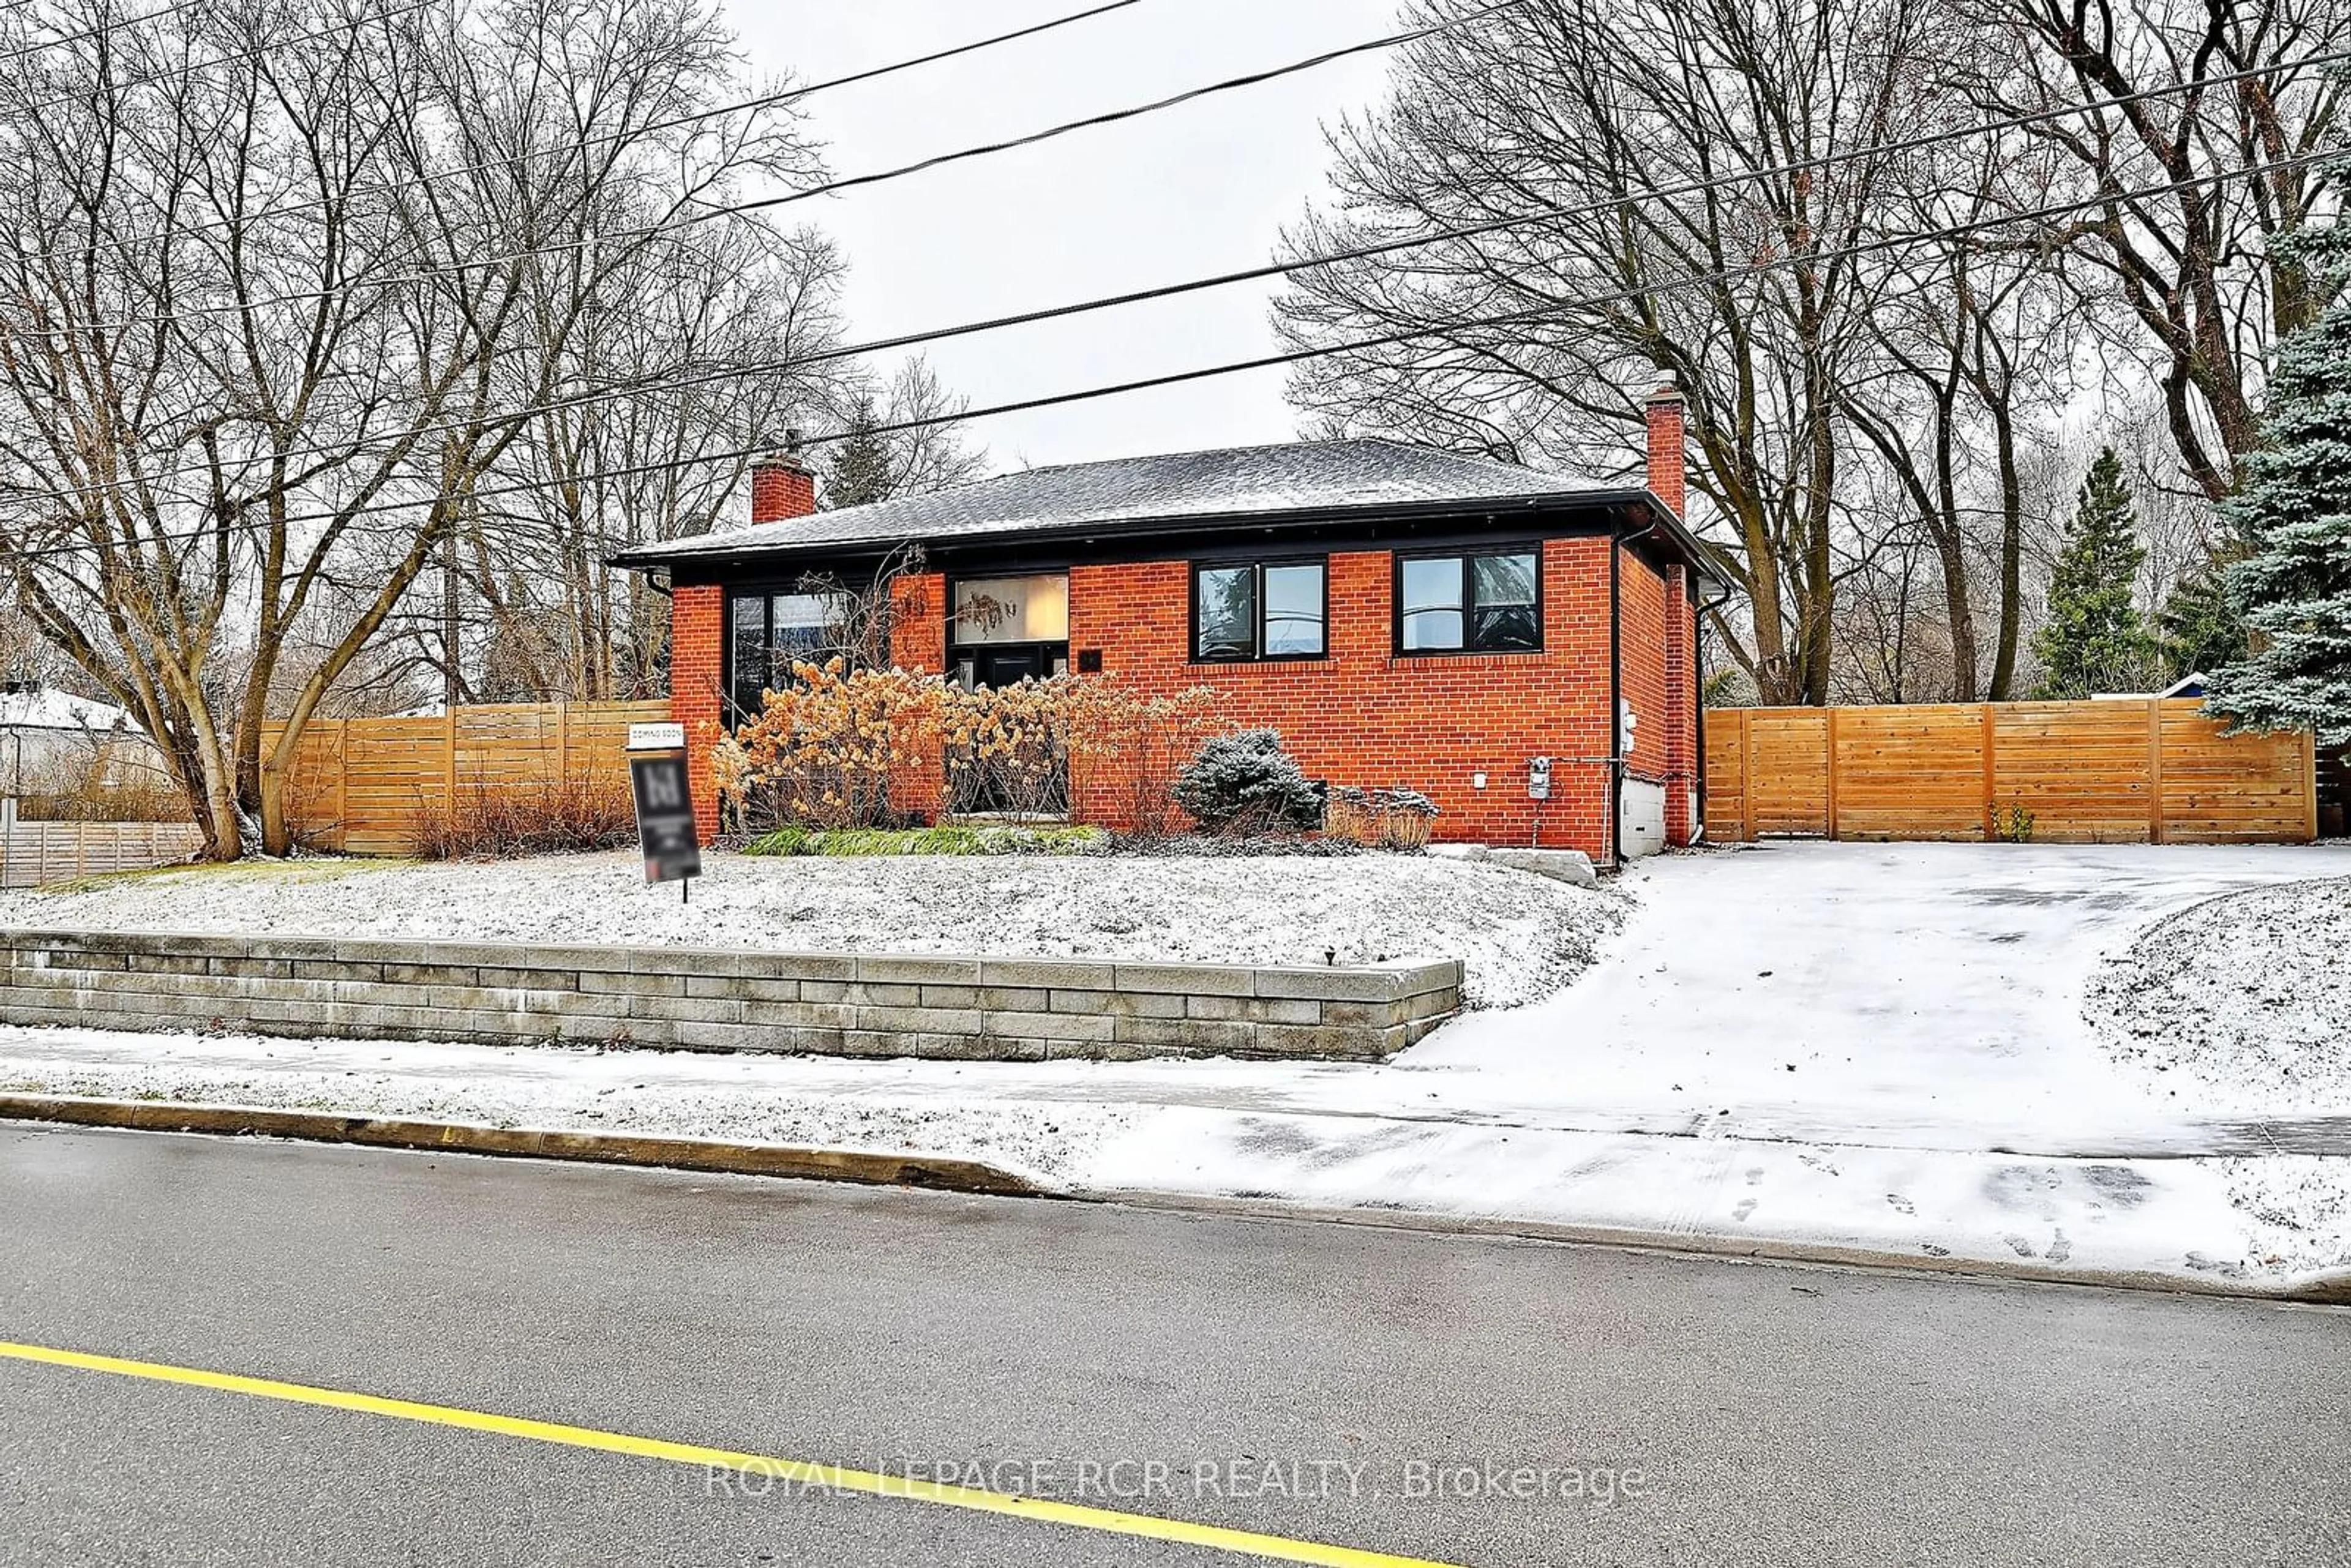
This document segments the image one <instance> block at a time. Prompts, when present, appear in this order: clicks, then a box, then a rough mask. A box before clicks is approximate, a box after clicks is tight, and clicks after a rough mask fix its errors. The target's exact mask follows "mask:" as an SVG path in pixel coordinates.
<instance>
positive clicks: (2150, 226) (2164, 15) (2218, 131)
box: [1965, 0, 2351, 500]
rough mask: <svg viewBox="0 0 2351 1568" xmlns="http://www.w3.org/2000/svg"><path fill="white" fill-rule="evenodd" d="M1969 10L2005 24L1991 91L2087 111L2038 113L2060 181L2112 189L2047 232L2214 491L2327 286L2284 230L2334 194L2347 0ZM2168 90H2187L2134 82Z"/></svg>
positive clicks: (2093, 191)
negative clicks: (2336, 63) (2290, 245)
mask: <svg viewBox="0 0 2351 1568" xmlns="http://www.w3.org/2000/svg"><path fill="white" fill-rule="evenodd" d="M1965 14H1966V15H1967V16H1969V17H1970V19H1971V20H1974V21H1976V22H1978V23H1979V24H1980V26H1982V27H1984V28H1985V29H1986V30H1987V31H1988V33H1989V34H1990V35H1991V38H1992V45H1993V47H1991V48H1989V49H1986V50H1984V51H1982V52H1981V53H1980V54H1979V55H1978V56H1976V57H1975V59H1976V61H1977V65H1978V69H1977V71H1976V73H1975V80H1974V88H1973V96H1974V97H1975V98H1976V99H1977V100H1978V101H1979V102H1980V104H1981V105H1982V106H1983V107H1984V108H1986V109H1987V110H1992V111H1995V112H2000V113H2027V114H2029V113H2032V112H2035V111H2038V110H2046V109H2050V108H2053V107H2060V106H2065V107H2072V108H2075V109H2079V110H2082V111H2083V112H2080V113H2076V114H2070V115H2067V116H2064V117H2063V118H2059V119H2051V120H2042V121H2040V122H2038V123H2036V124H2035V125H2033V126H2032V128H2031V130H2030V134H2032V136H2033V137H2035V138H2036V139H2037V140H2039V141H2041V142H2042V143H2043V145H2045V146H2046V147H2048V148H2049V149H2051V150H2052V151H2053V152H2055V153H2056V154H2057V155H2058V156H2059V158H2060V159H2061V160H2062V162H2063V165H2064V169H2065V172H2066V175H2067V181H2066V186H2065V188H2066V189H2068V190H2069V191H2071V192H2072V193H2074V194H2075V195H2077V196H2080V197H2085V198H2095V197H2103V198H2104V204H2103V205H2101V206H2099V207H2097V208H2096V209H2095V210H2094V211H2092V212H2090V213H2088V214H2084V215H2082V216H2080V217H2075V218H2069V219H2066V220H2064V221H2063V222H2061V223H2059V224H2057V225H2053V226H2052V227H2051V229H2050V231H2049V234H2048V236H2047V244H2048V246H2049V248H2050V250H2051V251H2052V254H2053V255H2056V256H2062V257H2064V259H2065V260H2066V261H2067V263H2068V266H2067V267H2066V272H2065V276H2066V277H2068V279H2069V280H2070V281H2071V283H2072V285H2073V287H2074V288H2075V289H2076V290H2077V291H2078V292H2079V293H2080V294H2081V296H2082V297H2083V298H2084V299H2085V301H2087V302H2089V303H2092V304H2094V305H2096V306H2100V307H2103V309H2102V310H2101V311H2100V313H2099V319H2100V320H2101V321H2103V322H2104V323H2105V324H2106V326H2107V329H2108V330H2107V332H2106V334H2105V337H2106V342H2107V345H2108V348H2109V350H2110V351H2111V352H2113V353H2114V354H2115V355H2116V360H2117V362H2118V363H2119V364H2121V365H2122V366H2124V367H2126V369H2127V370H2128V371H2132V372H2134V377H2133V379H2136V376H2137V375H2139V374H2143V375H2144V376H2145V378H2146V379H2147V380H2148V381H2151V382H2153V383H2154V384H2155V385H2156V386H2157V387H2158V388H2159V389H2160V391H2161V395H2162V401H2163V408H2164V412H2165V415H2166V420H2167V423H2168V427H2169V431H2170V434H2171V440H2172V443H2173V444H2174V446H2175V447H2176V448H2177V451H2178V454H2179V462H2180V464H2181V465H2182V467H2183V468H2184V469H2185V471H2186V473H2187V475H2188V476H2189V479H2190V480H2191V481H2192V482H2193V483H2194V484H2195V485H2196V486H2197V487H2199V489H2201V490H2202V491H2203V493H2204V494H2205V496H2206V497H2209V498H2210V499H2214V500H2217V499H2219V498H2220V497H2222V496H2225V495H2227V494H2228V493H2229V491H2230V490H2231V487H2232V486H2234V484H2235V478H2236V462H2237V459H2238V458H2239V457H2241V456H2242V455H2244V454H2245V453H2246V452H2247V451H2249V450H2251V449H2252V445H2253V444H2254V443H2255V442H2256V441H2257V440H2258V439H2259V433H2260V423H2261V408H2262V384H2263V380H2264V375H2265V367H2266V365H2267V363H2268V360H2269V355H2270V352H2271V350H2272V348H2273V345H2274V344H2275V342H2276V341H2277V340H2278V338H2279V337H2281V336H2282V335H2283V334H2284V333H2286V332H2290V331H2292V330H2294V329H2295V328H2296V327H2299V326H2302V325H2304V324H2305V323H2306V322H2308V321H2309V320H2311V319H2313V317H2314V315H2315V314H2316V311H2317V309H2318V308H2319V306H2321V305H2322V304H2324V303H2325V301H2324V299H2323V298H2320V293H2321V290H2320V288H2319V286H2318V284H2317V283H2316V281H2315V280H2314V278H2313V277H2312V276H2311V275H2310V273H2309V272H2308V271H2307V270H2306V269H2305V268H2304V267H2303V266H2302V265H2301V264H2300V263H2299V262H2297V261H2296V260H2294V258H2293V257H2292V256H2283V255H2281V254H2279V252H2278V251H2277V249H2276V247H2275V242H2276V241H2277V239H2278V238H2279V237H2280V236H2281V235H2286V234H2290V233H2292V232H2294V230H2296V229H2298V228H2301V227H2302V226H2304V225H2305V224H2307V223H2309V222H2310V221H2311V220H2312V219H2313V218H2314V217H2324V216H2328V215H2331V214H2333V212H2334V211H2335V209H2336V208H2337V206H2338V205H2339V193H2338V191H2337V190H2336V189H2335V175H2334V174H2333V172H2332V171H2331V169H2330V167H2329V165H2328V164H2327V163H2326V162H2324V161H2322V159H2321V157H2320V155H2321V154H2323V153H2325V152H2327V151H2328V150H2329V149H2330V147H2331V146H2332V145H2333V144H2334V142H2335V138H2336V135H2337V133H2338V127H2339V120H2340V117H2341V106H2342V92H2343V88H2342V82H2343V77H2342V75H2341V72H2340V69H2339V68H2327V67H2324V66H2321V65H2318V64H2314V63H2313V59H2314V57H2317V56H2321V55H2325V54H2328V53H2332V52H2334V51H2336V50H2338V49H2340V48H2341V47H2342V46H2343V42H2344V38H2345V36H2346V21H2351V17H2346V12H2345V8H2344V6H2343V5H2341V4H2340V3H2339V0H2230V3H2227V4H2222V3H2220V0H2198V3H2190V0H2135V3H2133V4H2129V5H2115V4H2114V3H2113V0H1966V12H1965ZM2243 73H2252V74H2250V75H2245V74H2243ZM2218 78H2239V79H2234V80H2226V81H2223V80H2220V79H2218ZM2150 89H2185V90H2180V91H2168V90H2165V91H2160V92H2159V94H2158V96H2137V95H2143V94H2147V93H2148V92H2149V91H2150ZM2126 98H2133V99H2135V101H2131V102H2127V103H2121V104H2115V103H2112V102H2111V101H2110V100H2113V99H2126ZM2120 390H2121V392H2123V393H2124V394H2125V395H2127V394H2128V393H2129V392H2131V391H2132V390H2133V388H2132V387H2131V386H2130V385H2128V384H2126V385H2124V386H2123V387H2122V388H2121V389H2120Z"/></svg>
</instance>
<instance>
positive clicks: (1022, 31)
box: [22, 0, 1143, 330]
mask: <svg viewBox="0 0 2351 1568" xmlns="http://www.w3.org/2000/svg"><path fill="white" fill-rule="evenodd" d="M22 3H23V4H26V5H30V4H33V3H34V0H22ZM425 3H426V5H431V4H433V3H434V0H425ZM1141 4H1143V0H1110V3H1109V4H1107V5H1095V6H1093V7H1092V8H1090V9H1088V10H1083V11H1076V12H1071V14H1069V15H1067V16H1055V17H1051V18H1050V19H1048V20H1046V21H1043V22H1038V23H1033V24H1031V25H1030V26H1026V27H1020V28H1016V29H1015V30H1013V31H1011V32H1008V33H998V34H995V35H993V36H992V37H985V38H976V39H973V40H972V41H970V42H968V43H963V44H956V45H953V46H951V47H947V48H943V49H934V50H932V51H931V52H930V53H929V54H925V55H916V56H914V57H912V58H910V59H903V60H893V61H890V62H889V63H887V64H885V65H879V66H869V67H866V68H863V69H861V70H855V71H852V72H851V73H849V74H848V75H847V76H839V77H833V78H829V79H827V80H824V81H818V82H811V83H810V84H809V85H808V86H806V87H796V88H787V89H782V90H780V91H777V92H771V93H762V94H760V95H759V96H758V97H756V98H747V99H739V100H737V101H736V102H733V103H723V104H718V105H716V106H714V107H712V108H709V109H702V110H694V111H693V112H692V113H688V114H680V115H674V116H672V117H671V118H670V119H667V120H651V121H648V122H647V123H646V124H643V125H641V126H636V127H633V128H632V129H630V130H628V131H604V132H601V133H599V134H597V135H594V136H584V137H581V138H580V140H579V141H570V142H565V143H564V144H563V145H561V146H559V147H545V148H532V149H529V150H528V151H526V152H521V153H518V154H517V155H516V156H515V157H513V158H486V159H482V160H480V161H478V162H472V163H458V164H452V165H450V166H449V167H447V168H443V169H434V170H429V171H427V172H424V173H422V174H419V175H416V176H414V177H413V178H411V179H405V180H387V181H382V182H380V183H376V184H373V185H360V186H357V187H354V188H353V190H352V191H351V192H350V195H353V196H360V195H367V196H380V195H385V194H389V193H400V192H405V191H414V190H423V189H426V188H429V187H430V186H432V185H433V184H434V183H436V182H438V181H442V180H447V179H453V178H455V177H456V176H458V175H461V174H478V173H481V172H484V171H486V170H489V169H496V168H502V167H505V166H506V165H507V164H509V163H515V162H528V161H530V160H532V159H537V158H549V157H554V156H556V155H558V154H561V155H564V156H567V157H568V156H570V155H572V154H574V153H580V152H586V151H587V150H588V149H590V148H591V147H601V146H603V145H605V144H607V143H610V142H613V141H625V140H627V139H628V138H630V137H633V136H651V135H654V134H657V133H659V132H661V131H675V130H679V129H682V128H684V127H685V126H689V125H701V124H705V123H707V122H708V121H710V120H721V119H724V118H726V116H728V115H730V114H747V113H750V112H752V111H754V110H761V109H774V108H780V107H781V106H783V105H785V104H788V103H797V102H799V100H800V99H804V98H813V97H814V96H816V95H817V94H818V93H820V92H829V91H831V90H832V89H835V88H843V87H852V86H854V85H856V84H858V83H860V82H868V81H875V80H879V79H880V78H883V77H888V76H894V75H896V74H897V73H898V72H900V71H907V70H912V69H914V68H916V67H918V66H927V65H934V64H936V63H937V62H939V61H941V60H948V59H955V58H957V57H961V56H964V55H969V54H976V53H977V52H979V51H980V50H982V49H990V48H994V47H997V46H998V45H999V44H1009V43H1016V42H1018V41H1019V40H1020V39H1023V38H1030V37H1036V36H1037V35H1039V34H1040V33H1050V32H1052V31H1054V30H1055V29H1057V28H1061V27H1067V26H1071V25H1072V24H1074V23H1078V22H1084V21H1090V20H1092V18H1094V17H1096V16H1102V15H1104V14H1106V13H1108V12H1112V11H1122V10H1124V9H1125V8H1126V7H1128V6H1130V5H1141ZM416 8H417V9H422V8H423V7H421V6H420V7H416ZM405 14H406V13H404V12H401V13H394V15H405ZM382 19H383V20H387V21H388V20H391V17H385V18H382ZM271 47H275V46H271ZM262 53H266V49H264V50H262V51H258V52H256V53H254V54H251V55H247V56H245V57H244V58H258V57H260V55H261V54H262ZM234 58H238V57H234V56H231V57H224V59H223V60H220V61H214V62H213V63H214V64H222V63H225V62H226V60H228V59H234ZM129 85H138V84H136V83H133V84H129ZM50 101H51V103H52V104H55V103H60V102H65V101H68V100H67V99H52V100H50ZM74 101H78V100H74ZM329 205H331V203H329V202H325V201H301V202H290V203H287V204H285V205H283V206H277V207H263V208H259V209H257V210H256V211H255V212H252V213H249V214H243V215H241V216H239V217H235V218H215V219H213V220H211V221H209V222H207V223H201V224H188V225H180V226H178V227H174V228H170V229H159V230H156V231H154V232H153V233H152V234H145V235H136V236H134V237H132V238H131V239H127V240H124V241H122V242H120V243H122V244H125V245H142V244H145V243H147V242H149V241H152V240H163V239H170V238H172V237H174V236H177V235H192V234H205V233H209V232H211V231H212V230H214V229H220V228H230V227H234V226H235V225H237V224H240V223H259V222H261V221H264V220H266V219H269V218H277V217H287V216H290V215H292V214H297V213H307V212H314V211H317V210H318V209H319V208H322V207H326V206H329ZM93 248H94V247H89V246H85V247H83V249H82V250H80V251H78V252H69V253H68V254H70V255H76V256H87V255H89V254H91V251H92V249H93ZM92 330H105V329H104V328H94V329H92Z"/></svg>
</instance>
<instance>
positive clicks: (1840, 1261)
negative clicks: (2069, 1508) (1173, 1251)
mask: <svg viewBox="0 0 2351 1568" xmlns="http://www.w3.org/2000/svg"><path fill="white" fill-rule="evenodd" d="M1068 1196H1070V1197H1073V1198H1079V1199H1082V1200H1084V1201H1088V1202H1095V1203H1115V1204H1121V1205H1123V1206H1125V1207H1131V1208H1159V1209H1168V1210H1172V1211H1175V1212H1178V1213H1186V1214H1226V1215H1234V1216H1240V1217H1246V1218H1255V1219H1294V1220H1299V1221H1302V1222H1306V1223H1310V1224H1317V1225H1360V1226H1366V1227H1369V1228H1375V1229H1382V1230H1408V1231H1416V1232H1422V1233H1433V1234H1437V1235H1446V1236H1494V1237H1518V1238H1520V1239H1525V1240H1530V1241H1550V1242H1558V1243H1561V1244H1563V1245H1568V1246H1576V1247H1604V1248H1608V1249H1613V1250H1615V1251H1620V1252H1650V1253H1660V1254H1664V1255H1667V1256H1671V1257H1686V1258H1707V1259H1716V1260H1726V1261H1737V1262H1752V1263H1785V1264H1798V1265H1803V1266H1807V1267H1814V1268H1827V1269H1844V1270H1861V1271H1866V1272H1870V1273H1901V1274H1933V1275H1938V1276H1943V1277H1949V1278H1955V1279H1967V1280H1974V1281H1979V1282H1982V1283H1994V1282H1998V1283H2017V1284H2032V1285H2086V1286H2093V1287H2095V1288H2097V1289H2099V1290H2107V1291H2147V1292H2149V1293H2151V1294H2157V1295H2167V1296H2215V1297H2220V1298H2224V1299H2231V1300H2238V1301H2269V1302H2284V1303H2293V1304H2296V1305H2306V1306H2351V1269H2344V1270H2330V1271H2326V1272H2323V1273H2317V1274H2305V1275H2303V1276H2300V1277H2299V1278H2296V1279H2292V1280H2284V1281H2278V1282H2277V1283H2274V1284H2262V1283H2258V1282H2256V1281H2250V1280H2231V1279H2228V1278H2226V1277H2225V1276H2220V1275H2214V1276H2211V1277H2209V1278H2207V1277H2202V1276H2199V1275H2194V1274H2162V1273H2157V1272H2155V1271H2154V1270H2131V1269H2068V1268H2065V1267H2064V1266H2063V1265H2053V1264H2048V1263H2028V1262H2025V1261H2023V1260H2016V1261H2014V1262H2008V1261H2004V1260H2000V1259H1996V1258H1956V1257H1954V1258H1935V1257H1930V1256H1926V1255H1922V1254H1919V1253H1916V1252H1891V1251H1886V1250H1882V1249H1876V1248H1867V1247H1844V1246H1839V1245H1837V1244H1836V1243H1834V1242H1827V1241H1769V1240H1748V1239H1743V1238H1740V1237H1734V1236H1707V1235H1701V1234H1698V1233H1697V1232H1687V1233H1684V1232H1675V1231H1665V1230H1629V1229H1624V1228H1618V1227H1614V1226H1606V1225H1568V1224H1562V1223H1558V1222H1555V1221H1551V1220H1541V1219H1507V1218H1477V1217H1475V1216H1468V1215H1450V1214H1415V1213H1413V1212H1411V1211H1410V1210H1407V1209H1365V1208H1331V1207H1317V1206H1313V1205H1308V1204H1281V1203H1268V1202H1266V1201H1264V1200H1262V1199H1259V1198H1237V1197H1210V1196H1208V1195H1206V1194H1193V1193H1164V1192H1151V1191H1148V1190H1138V1189H1133V1188H1120V1189H1117V1190H1115V1191H1101V1192H1072V1193H1071V1194H1069V1195H1068Z"/></svg>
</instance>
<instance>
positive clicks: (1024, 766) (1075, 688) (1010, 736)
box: [941, 675, 1084, 817]
mask: <svg viewBox="0 0 2351 1568" xmlns="http://www.w3.org/2000/svg"><path fill="white" fill-rule="evenodd" d="M1083 686H1084V683H1083V682H1081V681H1080V680H1078V679H1077V678H1076V677H1074V676H1071V675H1056V676H1053V677H1052V678H1050V679H1049V680H1042V681H1040V680H1025V681H1020V682H1017V683H1015V684H1013V685H1001V686H974V687H968V688H967V687H964V686H948V687H946V699H945V702H944V704H943V706H942V710H941V712H942V721H943V727H944V729H945V731H946V736H945V738H946V769H947V789H948V799H949V800H950V801H951V802H952V803H953V806H954V809H955V810H958V811H991V812H1002V813H1004V814H1006V815H1008V816H1013V817H1059V816H1063V815H1065V814H1067V813H1068V811H1069V810H1070V742H1071V727H1072V726H1071V720H1072V719H1073V717H1074V716H1075V709H1076V706H1077V703H1078V699H1079V694H1080V692H1081V690H1082V688H1083Z"/></svg>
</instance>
